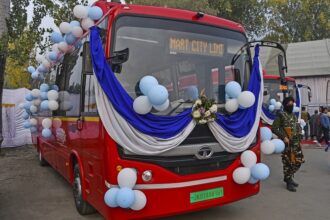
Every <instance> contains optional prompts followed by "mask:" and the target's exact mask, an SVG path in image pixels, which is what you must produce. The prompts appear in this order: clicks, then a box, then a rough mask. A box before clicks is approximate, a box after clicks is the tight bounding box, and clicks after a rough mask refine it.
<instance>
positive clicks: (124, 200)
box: [116, 187, 135, 208]
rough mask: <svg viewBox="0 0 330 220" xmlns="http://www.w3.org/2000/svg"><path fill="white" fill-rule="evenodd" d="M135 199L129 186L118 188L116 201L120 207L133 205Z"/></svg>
mask: <svg viewBox="0 0 330 220" xmlns="http://www.w3.org/2000/svg"><path fill="white" fill-rule="evenodd" d="M134 200H135V194H134V191H133V190H132V189H130V188H127V187H124V188H121V189H119V190H118V192H117V197H116V202H117V204H118V206H119V207H121V208H129V207H130V206H131V205H133V203H134Z"/></svg>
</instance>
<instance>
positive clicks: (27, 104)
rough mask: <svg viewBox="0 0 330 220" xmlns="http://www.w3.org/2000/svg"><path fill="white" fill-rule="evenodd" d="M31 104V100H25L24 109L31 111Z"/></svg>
mask: <svg viewBox="0 0 330 220" xmlns="http://www.w3.org/2000/svg"><path fill="white" fill-rule="evenodd" d="M31 105H32V103H31V102H24V109H25V110H26V111H28V112H29V111H30V107H31Z"/></svg>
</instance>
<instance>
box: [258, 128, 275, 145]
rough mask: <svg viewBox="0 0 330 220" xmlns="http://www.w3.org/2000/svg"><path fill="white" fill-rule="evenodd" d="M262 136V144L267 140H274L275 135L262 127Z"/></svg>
mask: <svg viewBox="0 0 330 220" xmlns="http://www.w3.org/2000/svg"><path fill="white" fill-rule="evenodd" d="M260 136H261V137H260V138H261V142H263V141H266V140H268V141H270V140H271V139H272V136H273V133H272V131H271V130H270V129H269V128H267V127H262V128H260Z"/></svg>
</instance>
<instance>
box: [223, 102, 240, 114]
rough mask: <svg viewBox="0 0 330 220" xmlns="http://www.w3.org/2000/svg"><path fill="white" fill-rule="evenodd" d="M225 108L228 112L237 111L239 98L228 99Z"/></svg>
mask: <svg viewBox="0 0 330 220" xmlns="http://www.w3.org/2000/svg"><path fill="white" fill-rule="evenodd" d="M225 109H226V111H227V112H230V113H232V112H236V111H237V109H238V101H237V99H228V100H227V101H226V104H225Z"/></svg>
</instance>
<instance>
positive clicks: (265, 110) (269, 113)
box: [262, 106, 276, 120]
mask: <svg viewBox="0 0 330 220" xmlns="http://www.w3.org/2000/svg"><path fill="white" fill-rule="evenodd" d="M262 111H263V112H264V114H265V115H266V117H267V118H269V119H271V120H275V118H276V116H275V114H273V113H272V112H270V111H269V110H268V108H266V107H265V106H262Z"/></svg>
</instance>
